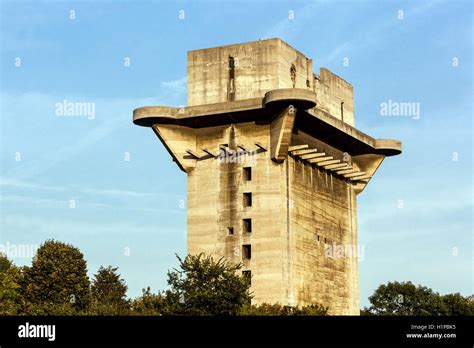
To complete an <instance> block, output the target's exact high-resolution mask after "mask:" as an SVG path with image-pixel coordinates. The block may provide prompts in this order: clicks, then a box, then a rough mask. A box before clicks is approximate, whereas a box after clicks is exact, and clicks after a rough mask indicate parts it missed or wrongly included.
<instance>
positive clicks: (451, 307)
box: [442, 293, 474, 315]
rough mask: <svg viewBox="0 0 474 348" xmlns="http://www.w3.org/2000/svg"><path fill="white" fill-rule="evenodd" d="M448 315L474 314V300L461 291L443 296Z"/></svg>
mask: <svg viewBox="0 0 474 348" xmlns="http://www.w3.org/2000/svg"><path fill="white" fill-rule="evenodd" d="M442 299H443V302H444V304H445V306H446V309H447V311H448V313H447V314H448V315H474V302H472V300H471V299H470V298H468V297H464V296H462V295H461V294H459V293H456V294H448V295H443V296H442Z"/></svg>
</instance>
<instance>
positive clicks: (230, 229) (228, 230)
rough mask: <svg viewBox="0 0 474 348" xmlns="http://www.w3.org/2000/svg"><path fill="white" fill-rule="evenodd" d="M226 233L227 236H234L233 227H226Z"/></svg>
mask: <svg viewBox="0 0 474 348" xmlns="http://www.w3.org/2000/svg"><path fill="white" fill-rule="evenodd" d="M227 233H228V234H229V236H232V235H233V234H234V228H233V227H227Z"/></svg>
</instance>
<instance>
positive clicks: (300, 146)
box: [288, 145, 309, 152]
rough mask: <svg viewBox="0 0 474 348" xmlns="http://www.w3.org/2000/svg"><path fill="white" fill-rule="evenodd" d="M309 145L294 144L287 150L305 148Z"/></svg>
mask: <svg viewBox="0 0 474 348" xmlns="http://www.w3.org/2000/svg"><path fill="white" fill-rule="evenodd" d="M308 147H309V145H295V146H290V147H289V148H288V152H291V151H297V150H302V149H307V148H308Z"/></svg>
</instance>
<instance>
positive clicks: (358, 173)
mask: <svg viewBox="0 0 474 348" xmlns="http://www.w3.org/2000/svg"><path fill="white" fill-rule="evenodd" d="M364 175H366V173H364V172H359V171H358V172H355V173H351V174H344V175H343V176H344V177H345V178H346V179H350V178H354V177H356V176H364Z"/></svg>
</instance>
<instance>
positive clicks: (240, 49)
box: [188, 39, 313, 106]
mask: <svg viewBox="0 0 474 348" xmlns="http://www.w3.org/2000/svg"><path fill="white" fill-rule="evenodd" d="M231 58H232V59H233V62H231ZM292 67H294V70H293V69H292ZM312 69H313V66H312V61H311V59H309V58H307V57H305V56H304V55H303V54H302V53H300V52H298V51H297V50H295V49H294V48H292V47H291V46H289V45H288V44H287V43H285V42H283V41H281V40H280V39H269V40H262V41H254V42H250V43H246V44H239V45H229V46H221V47H215V48H207V49H204V50H196V51H190V52H188V105H190V106H192V105H200V104H211V103H218V102H225V101H229V100H230V101H231V100H242V99H248V98H261V97H262V96H263V95H265V93H266V92H268V91H270V90H273V89H278V88H293V87H295V88H308V89H312V88H313V85H312V84H313V71H312ZM232 93H233V94H232Z"/></svg>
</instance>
